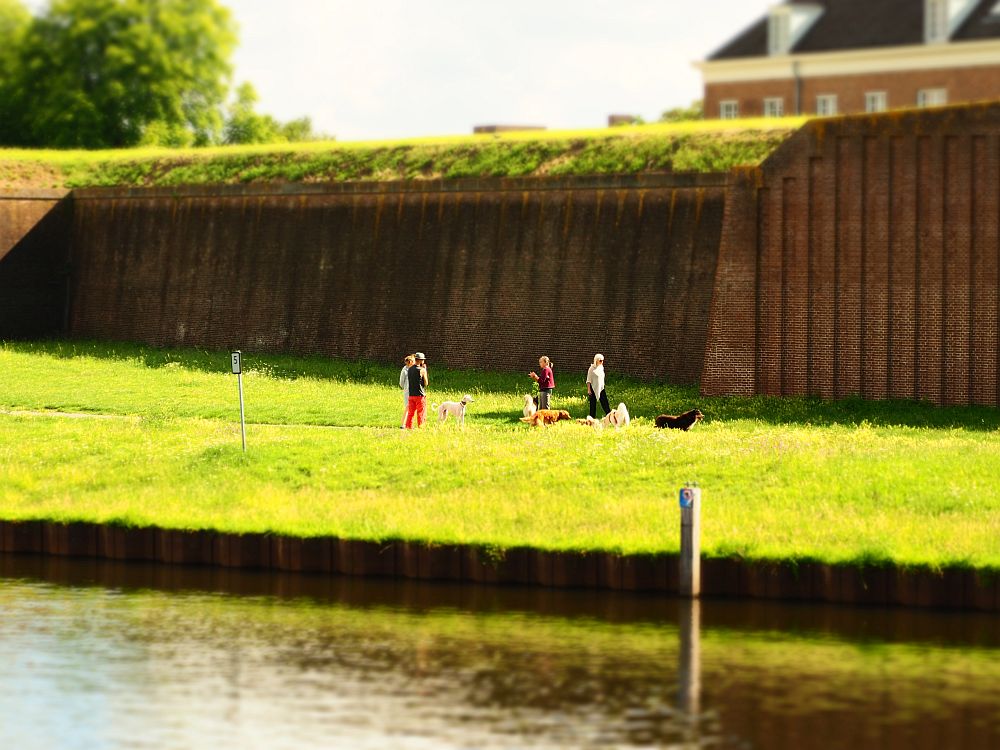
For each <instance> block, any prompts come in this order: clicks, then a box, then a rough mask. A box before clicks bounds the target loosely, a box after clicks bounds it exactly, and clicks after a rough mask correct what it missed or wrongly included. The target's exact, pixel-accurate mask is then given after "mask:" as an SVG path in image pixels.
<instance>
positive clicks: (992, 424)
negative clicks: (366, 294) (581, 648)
mask: <svg viewBox="0 0 1000 750" xmlns="http://www.w3.org/2000/svg"><path fill="white" fill-rule="evenodd" d="M0 346H2V347H3V348H4V349H6V350H7V351H12V352H18V353H22V354H37V355H44V356H49V357H57V358H62V359H73V358H76V357H92V358H95V359H103V360H111V361H115V360H117V361H136V362H141V363H142V365H143V366H145V367H149V368H159V367H166V366H173V367H176V366H181V367H184V368H187V369H190V370H200V371H203V372H213V373H222V374H225V373H229V372H230V361H229V352H228V351H205V350H200V349H172V348H171V349H160V348H155V347H151V346H146V345H143V344H135V343H128V342H103V341H38V342H2V343H0ZM243 362H244V370H246V371H250V370H256V371H261V372H263V373H264V374H266V375H268V376H271V377H274V378H281V379H289V380H294V379H298V378H311V379H318V380H330V381H338V382H347V383H355V384H367V385H374V386H392V387H393V388H395V387H396V385H397V383H398V382H399V371H400V367H402V363H400V365H399V366H396V365H386V364H382V363H376V362H369V361H359V362H351V361H347V360H343V359H334V358H329V357H325V356H322V355H308V356H297V355H290V354H265V353H253V352H245V353H244V358H243ZM429 374H430V378H431V400H438V399H442V398H451V397H452V395H454V394H462V393H471V394H478V393H490V394H494V395H500V396H509V397H510V398H511V409H510V411H506V410H504V411H493V412H482V413H480V414H479V416H480V417H482V418H486V419H493V420H497V421H501V422H507V423H510V424H515V423H517V421H518V420H519V419H520V416H521V406H523V399H524V394H525V393H529V392H531V385H532V384H531V383H530V381H528V379H527V378H526V377H525V376H524V374H523V373H521V372H517V373H499V372H483V371H477V370H446V369H444V368H437V367H434V366H433V364H432V365H431V367H430V371H429ZM576 375H578V376H579V377H578V378H577V377H575V376H576ZM584 376H585V374H584V373H573V372H562V373H557V378H561V382H562V383H563V384H564V385H565V384H566V383H573V381H574V380H578V382H577V383H575V384H573V385H571V386H567V387H564V388H558V389H557V390H556V394H555V396H554V408H559V409H567V410H568V411H569V412H570V413H571V414H572V415H573V416H574V417H576V416H585V415H586V412H587V403H586V397H585V393H584V391H583V380H584ZM608 389H609V393H608V397H609V399H610V401H611V405H612V406H615V405H617V404H618V403H619V402H624V403H625V404H626V405H627V406H628V409H629V412H630V414H631V415H632V416H633V417H646V418H647V419H653V418H654V417H655V416H656V415H657V414H662V413H667V414H679V413H681V412H684V411H687V410H688V409H693V408H699V409H701V410H702V412H704V414H705V421H706V423H709V422H712V421H719V420H721V421H732V420H750V421H758V422H762V423H766V424H799V425H816V426H829V425H835V424H839V425H860V424H862V423H867V424H869V425H872V426H896V425H898V426H904V427H925V428H932V429H951V428H955V429H964V430H974V431H994V430H998V429H1000V409H997V408H995V407H990V406H935V405H934V404H931V403H928V402H918V401H906V400H892V401H865V400H863V399H861V398H858V397H850V398H845V399H841V400H837V401H825V400H822V399H818V398H811V397H798V396H796V397H785V398H779V397H773V396H754V397H751V398H744V397H734V396H724V397H705V396H701V395H700V394H699V392H698V388H697V386H691V385H671V384H667V383H644V382H641V381H638V380H634V379H630V378H626V377H624V376H619V375H617V374H616V373H614V372H610V373H609V374H608ZM599 411H600V410H599ZM578 412H579V414H578Z"/></svg>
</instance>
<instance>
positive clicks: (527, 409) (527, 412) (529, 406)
mask: <svg viewBox="0 0 1000 750" xmlns="http://www.w3.org/2000/svg"><path fill="white" fill-rule="evenodd" d="M523 411H524V416H526V417H533V416H534V415H535V412H536V411H538V407H537V406H535V399H534V398H532V396H531V394H530V393H527V394H525V396H524V409H523Z"/></svg>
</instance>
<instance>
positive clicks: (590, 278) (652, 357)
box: [70, 175, 726, 388]
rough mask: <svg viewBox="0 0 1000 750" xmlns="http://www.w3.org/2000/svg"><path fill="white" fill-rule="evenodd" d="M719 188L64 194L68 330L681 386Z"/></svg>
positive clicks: (704, 303) (530, 186)
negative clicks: (70, 269)
mask: <svg viewBox="0 0 1000 750" xmlns="http://www.w3.org/2000/svg"><path fill="white" fill-rule="evenodd" d="M725 182H726V180H725V178H724V177H723V176H704V175H703V176H699V177H697V178H694V177H691V176H683V175H680V176H670V175H661V176H659V177H658V178H656V179H653V178H650V177H646V178H642V179H637V178H629V179H626V178H606V179H596V178H595V179H576V180H569V179H560V180H544V179H540V180H522V181H514V180H489V181H487V180H479V181H468V182H463V183H459V184H447V183H430V184H423V183H406V184H382V185H379V184H371V185H351V186H336V185H331V186H326V187H325V189H324V190H318V189H316V188H312V187H308V186H303V190H302V192H301V193H298V194H296V193H295V192H293V191H291V190H289V189H288V188H287V187H286V188H277V187H271V188H269V189H267V190H263V189H261V188H252V189H247V188H238V189H233V188H217V189H215V190H213V191H207V190H204V189H190V190H184V191H179V192H176V193H175V192H173V191H164V190H154V191H135V190H130V191H100V190H88V191H78V192H77V193H76V194H75V196H74V206H75V208H74V223H73V263H74V269H75V273H74V276H73V294H72V308H71V315H70V332H71V333H72V334H73V335H75V336H81V337H88V338H104V339H124V340H135V341H143V342H147V343H150V344H154V345H196V346H207V347H220V348H222V347H227V346H234V347H241V348H243V349H245V350H249V351H292V352H304V353H319V354H325V355H329V356H337V357H345V358H348V359H371V360H376V361H387V362H396V361H397V360H398V359H399V358H400V357H401V355H402V354H404V353H406V352H409V351H413V350H416V349H419V350H423V351H426V352H427V353H428V354H429V356H430V358H431V362H432V366H433V364H434V363H438V364H442V365H449V366H452V367H472V368H485V369H496V370H511V369H516V370H527V369H530V367H531V366H532V365H534V364H535V362H536V361H537V358H538V356H539V355H540V354H543V353H544V354H548V355H549V356H551V357H552V358H553V359H554V360H555V362H556V365H557V373H558V372H562V373H563V376H562V383H564V384H565V385H563V387H565V388H569V387H571V384H572V383H573V382H574V379H577V380H580V381H582V377H583V372H585V371H586V367H587V365H588V364H589V363H590V361H591V358H592V357H593V354H594V353H595V352H597V351H601V352H603V353H604V354H605V355H606V356H607V358H608V367H609V369H610V370H611V371H612V372H614V371H617V372H623V373H627V374H631V375H635V376H638V377H642V378H648V379H656V378H665V379H669V380H671V381H674V382H684V383H694V382H697V380H698V378H699V376H700V372H701V364H702V358H703V352H704V347H705V337H706V332H707V320H708V310H709V305H710V301H711V293H712V286H713V283H714V276H715V268H716V254H717V251H718V243H719V235H720V232H721V228H722V220H723V205H724V195H725V190H726V188H725Z"/></svg>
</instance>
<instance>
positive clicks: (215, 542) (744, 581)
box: [0, 521, 1000, 612]
mask: <svg viewBox="0 0 1000 750" xmlns="http://www.w3.org/2000/svg"><path fill="white" fill-rule="evenodd" d="M3 552H6V553H32V554H42V555H52V556H60V557H84V558H100V559H108V560H128V561H145V562H158V563H163V564H170V565H200V566H213V567H222V568H244V569H255V570H273V571H287V572H301V573H312V574H325V575H349V576H378V577H389V578H392V577H395V578H407V579H416V580H426V581H451V582H465V583H476V584H515V585H530V586H542V587H553V588H592V589H606V590H617V591H646V592H654V593H662V594H668V595H676V594H677V593H678V557H677V556H676V555H618V554H615V553H610V552H550V551H545V550H536V549H529V548H516V549H508V550H504V551H496V550H490V549H484V548H482V547H476V546H463V545H427V544H422V543H415V542H398V541H389V542H364V541H353V540H349V539H337V538H332V537H318V538H309V539H301V538H294V537H286V536H276V535H270V534H244V535H239V534H223V533H218V532H211V531H175V530H169V529H156V528H123V527H119V526H105V525H99V524H87V523H75V524H58V523H51V522H42V521H28V522H10V521H0V553H3ZM701 588H702V595H703V596H707V597H743V598H755V599H781V600H792V601H814V602H817V601H818V602H831V603H842V604H866V605H882V606H906V607H933V608H942V609H956V610H959V609H964V610H978V611H985V612H997V611H1000V573H995V572H982V571H975V570H962V569H945V570H941V571H931V570H925V569H911V568H900V567H874V566H864V567H857V566H838V565H826V564H820V563H767V562H749V561H742V560H735V559H703V560H702V563H701Z"/></svg>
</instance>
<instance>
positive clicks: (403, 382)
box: [399, 354, 417, 430]
mask: <svg viewBox="0 0 1000 750" xmlns="http://www.w3.org/2000/svg"><path fill="white" fill-rule="evenodd" d="M416 363H417V360H416V358H415V357H414V356H413V355H412V354H407V355H406V356H405V357H404V358H403V369H402V370H400V372H399V387H400V388H402V389H403V419H402V421H401V422H400V423H399V428H400V429H401V430H405V429H406V410H407V408H408V407H409V405H410V379H409V378H408V377H407V373H408V372H409V370H410V368H411V367H413V365H415V364H416Z"/></svg>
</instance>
